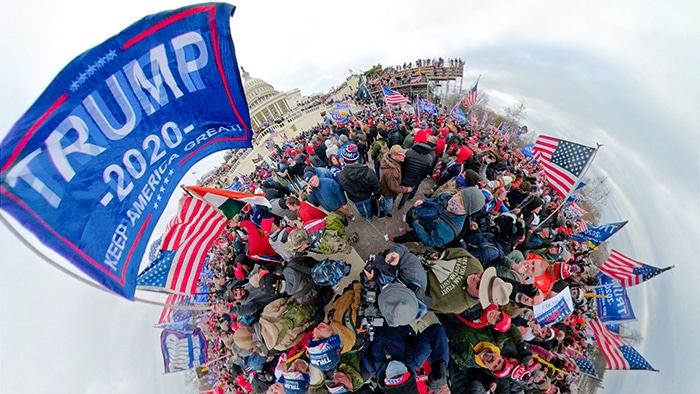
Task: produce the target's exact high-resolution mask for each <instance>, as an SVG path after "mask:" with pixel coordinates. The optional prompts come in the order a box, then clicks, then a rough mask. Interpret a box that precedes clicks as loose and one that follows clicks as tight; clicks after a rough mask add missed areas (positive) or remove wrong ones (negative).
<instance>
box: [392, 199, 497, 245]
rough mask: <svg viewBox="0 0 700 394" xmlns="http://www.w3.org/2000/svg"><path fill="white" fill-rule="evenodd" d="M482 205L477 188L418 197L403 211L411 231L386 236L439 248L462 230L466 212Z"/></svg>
mask: <svg viewBox="0 0 700 394" xmlns="http://www.w3.org/2000/svg"><path fill="white" fill-rule="evenodd" d="M483 206H484V195H483V194H482V193H481V190H479V188H477V187H470V188H466V189H462V190H461V191H460V192H459V193H456V194H454V195H449V194H442V195H439V196H437V197H435V198H429V199H425V200H418V201H416V203H415V204H413V208H412V209H410V210H409V211H408V212H407V213H406V222H407V223H408V224H409V225H410V226H411V228H412V229H411V230H410V231H409V232H407V233H405V234H403V235H399V236H389V239H391V240H392V241H393V242H398V243H403V242H422V243H423V244H424V245H425V246H428V247H431V248H440V247H444V246H445V245H447V244H449V243H450V242H452V241H453V240H454V239H455V238H456V237H457V236H458V235H459V234H460V232H461V231H462V226H463V225H464V222H465V220H466V219H467V217H468V216H469V215H472V214H474V213H476V212H479V211H480V210H481V208H482V207H483Z"/></svg>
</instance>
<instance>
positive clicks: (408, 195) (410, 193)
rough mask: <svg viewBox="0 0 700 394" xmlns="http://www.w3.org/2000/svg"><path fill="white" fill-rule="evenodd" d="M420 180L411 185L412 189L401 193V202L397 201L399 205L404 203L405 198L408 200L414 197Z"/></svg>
mask: <svg viewBox="0 0 700 394" xmlns="http://www.w3.org/2000/svg"><path fill="white" fill-rule="evenodd" d="M422 182H423V181H422V180H421V181H420V182H418V184H417V185H415V186H413V190H411V191H410V192H408V193H404V194H402V195H401V202H399V205H401V206H403V205H404V204H406V201H407V200H410V199H412V198H413V197H415V196H416V193H418V188H419V187H420V184H421V183H422Z"/></svg>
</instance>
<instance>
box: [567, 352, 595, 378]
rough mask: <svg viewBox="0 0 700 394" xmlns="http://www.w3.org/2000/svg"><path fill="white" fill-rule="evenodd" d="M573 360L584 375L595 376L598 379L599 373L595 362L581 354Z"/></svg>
mask: <svg viewBox="0 0 700 394" xmlns="http://www.w3.org/2000/svg"><path fill="white" fill-rule="evenodd" d="M573 360H574V363H575V364H576V366H577V367H578V370H579V371H580V372H581V373H582V374H584V375H588V376H593V377H594V378H597V377H598V371H596V369H595V366H594V365H593V362H592V361H591V360H589V359H588V357H586V356H584V355H581V354H580V355H578V356H577V357H573Z"/></svg>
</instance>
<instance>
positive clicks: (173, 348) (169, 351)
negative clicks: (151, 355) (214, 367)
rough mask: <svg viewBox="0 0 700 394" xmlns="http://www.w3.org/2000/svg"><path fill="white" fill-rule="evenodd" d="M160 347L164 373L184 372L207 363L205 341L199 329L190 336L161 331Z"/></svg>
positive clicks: (176, 332)
mask: <svg viewBox="0 0 700 394" xmlns="http://www.w3.org/2000/svg"><path fill="white" fill-rule="evenodd" d="M160 346H161V351H162V352H163V363H164V365H165V373H173V372H179V371H185V370H187V369H192V368H194V367H197V366H200V365H204V364H206V363H207V340H206V338H205V337H204V335H203V334H202V332H201V331H200V330H199V329H196V330H194V332H192V333H190V334H186V333H181V332H178V331H173V330H163V332H162V333H161V334H160Z"/></svg>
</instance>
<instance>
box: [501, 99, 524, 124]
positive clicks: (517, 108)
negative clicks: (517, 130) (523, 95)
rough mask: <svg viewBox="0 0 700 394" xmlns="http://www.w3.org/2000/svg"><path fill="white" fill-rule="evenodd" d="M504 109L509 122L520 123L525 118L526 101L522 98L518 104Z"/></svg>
mask: <svg viewBox="0 0 700 394" xmlns="http://www.w3.org/2000/svg"><path fill="white" fill-rule="evenodd" d="M503 110H504V111H505V113H506V118H507V119H508V121H509V122H511V123H516V124H518V123H520V121H521V120H523V119H525V112H526V111H527V108H526V107H525V102H523V101H522V100H520V102H519V103H518V104H515V105H512V106H510V107H506V108H504V109H503Z"/></svg>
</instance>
